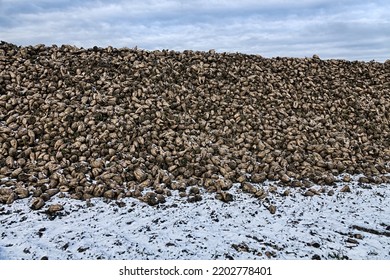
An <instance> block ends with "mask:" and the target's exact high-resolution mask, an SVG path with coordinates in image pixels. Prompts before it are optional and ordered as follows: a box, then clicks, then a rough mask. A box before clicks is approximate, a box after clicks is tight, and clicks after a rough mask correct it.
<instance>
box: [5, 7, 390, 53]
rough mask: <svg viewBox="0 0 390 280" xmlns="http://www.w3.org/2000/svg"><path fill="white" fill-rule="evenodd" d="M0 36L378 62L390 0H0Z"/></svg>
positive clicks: (388, 30)
mask: <svg viewBox="0 0 390 280" xmlns="http://www.w3.org/2000/svg"><path fill="white" fill-rule="evenodd" d="M0 18H1V19H0V25H1V27H0V39H1V40H6V41H10V42H13V43H16V44H20V45H30V44H32V45H33V44H38V43H44V44H47V45H51V44H58V45H60V44H74V45H77V46H83V47H92V46H95V45H99V46H107V45H112V46H114V47H125V46H127V47H133V46H136V45H137V46H138V47H140V48H145V49H163V48H164V49H175V50H184V49H193V50H209V49H216V50H217V51H227V52H245V53H256V54H260V55H263V56H266V57H272V56H296V57H304V56H312V55H313V54H318V55H320V57H322V58H344V59H350V60H355V59H359V60H372V59H375V60H377V61H384V60H386V59H388V58H389V57H387V56H388V53H389V47H388V46H390V21H389V19H390V3H388V1H362V0H360V1H352V0H348V1H325V0H303V1H288V0H276V1H271V0H266V1H254V0H242V1H220V0H208V1H207V0H199V1H184V0H168V1H156V0H146V1H133V0H131V1H120V0H117V1H109V2H104V1H94V0H85V1H62V0H60V1H48V0H38V1H26V0H16V1H15V0H14V1H10V0H3V1H1V2H0Z"/></svg>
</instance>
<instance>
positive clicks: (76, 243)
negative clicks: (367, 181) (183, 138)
mask: <svg viewBox="0 0 390 280" xmlns="http://www.w3.org/2000/svg"><path fill="white" fill-rule="evenodd" d="M344 185H345V184H339V185H337V186H335V187H326V190H324V191H325V193H323V194H321V195H315V196H304V195H303V192H304V191H303V190H300V189H290V190H291V193H290V194H289V195H288V196H284V195H282V193H283V192H284V191H285V190H286V188H285V187H283V188H282V187H277V188H276V189H275V188H272V187H271V188H270V186H269V184H264V186H262V187H263V188H265V189H269V190H271V191H272V193H269V195H268V199H266V200H258V199H256V198H253V197H251V196H250V195H248V194H245V193H242V192H241V191H240V189H239V188H238V187H237V186H235V187H234V188H233V189H231V190H230V193H232V194H233V195H234V201H232V202H229V203H224V202H221V201H219V200H216V199H215V198H214V196H215V194H203V200H202V201H200V202H196V203H189V202H186V201H183V200H182V199H180V198H179V197H178V195H176V194H175V193H174V195H173V196H172V197H170V198H169V199H168V200H167V202H166V203H165V204H164V205H160V206H158V207H152V206H149V205H146V204H144V203H141V202H139V201H138V200H135V199H130V198H129V199H124V200H122V201H120V202H117V201H107V200H104V199H100V198H96V199H93V200H92V201H91V203H87V202H85V201H78V200H72V199H68V198H61V199H60V198H54V199H53V200H52V201H51V204H52V203H61V204H63V206H64V210H63V211H61V212H59V213H58V214H57V215H56V216H50V215H48V214H47V211H46V210H47V206H46V207H44V208H43V209H42V210H40V211H31V210H30V209H29V208H28V203H27V201H26V200H18V201H16V202H15V203H14V204H12V205H0V228H1V229H0V232H1V233H0V235H1V239H0V259H41V258H42V257H47V258H48V259H133V260H135V259H192V260H194V259H268V258H271V259H312V258H315V259H316V258H317V259H318V258H321V259H346V258H348V259H363V260H365V259H390V185H378V186H370V185H362V184H358V183H349V184H348V185H349V186H350V189H351V192H341V191H340V190H341V188H342V187H343V186H344ZM314 188H316V189H317V190H319V189H320V186H314ZM329 190H333V191H334V194H333V195H328V194H327V193H328V191H329ZM269 205H274V206H276V212H275V213H274V214H271V213H270V211H269V209H268V208H269Z"/></svg>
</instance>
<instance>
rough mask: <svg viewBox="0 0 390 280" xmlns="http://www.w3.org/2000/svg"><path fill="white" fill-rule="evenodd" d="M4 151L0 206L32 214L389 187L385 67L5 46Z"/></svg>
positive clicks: (0, 75) (0, 54) (1, 65)
mask: <svg viewBox="0 0 390 280" xmlns="http://www.w3.org/2000/svg"><path fill="white" fill-rule="evenodd" d="M0 143H1V144H0V179H1V181H0V203H12V202H13V201H14V200H15V199H20V198H26V197H30V196H33V197H35V198H34V199H33V201H32V205H31V207H32V208H33V209H39V208H41V207H42V206H43V205H44V203H45V201H47V200H49V199H50V197H51V196H53V195H55V194H57V193H68V194H69V195H70V196H71V197H73V198H76V199H89V198H91V197H100V196H104V197H106V198H111V199H116V198H121V197H136V198H139V199H140V200H142V201H145V202H147V203H149V204H150V205H156V204H159V203H162V202H164V201H165V197H166V196H167V195H170V193H171V192H172V190H178V191H179V192H180V194H181V196H183V199H188V200H189V201H197V200H200V199H201V193H202V190H205V191H208V192H215V193H216V197H217V198H218V199H221V200H223V201H229V200H230V199H231V196H230V195H229V188H230V187H231V186H232V184H233V183H241V187H242V189H243V191H245V192H248V193H251V194H253V195H255V196H257V197H259V198H261V197H264V195H265V194H264V192H263V191H262V189H261V188H259V187H258V185H256V183H261V182H263V181H265V180H274V181H277V182H279V183H280V184H285V185H286V186H290V187H301V188H305V187H307V186H310V184H311V183H313V182H314V183H317V184H330V185H331V184H334V183H335V181H336V180H338V179H337V175H339V174H358V173H360V174H364V175H365V176H364V177H362V178H361V181H362V182H375V183H382V182H389V181H390V180H389V177H388V176H386V175H385V174H386V173H389V172H390V166H389V162H390V64H389V63H387V62H386V63H379V62H357V61H354V62H352V61H345V60H335V59H332V60H321V59H320V58H319V57H317V56H313V57H312V58H302V59H297V58H279V57H278V58H272V59H267V58H263V57H261V56H257V55H245V54H239V53H235V54H232V53H215V52H214V51H209V52H196V51H184V52H175V51H169V50H163V51H145V50H136V49H126V48H124V49H115V48H112V47H107V48H98V47H94V48H91V49H83V48H77V47H73V46H65V45H64V46H61V47H57V46H51V47H47V46H44V45H37V46H28V47H18V46H15V45H13V44H9V43H5V42H2V43H1V44H0ZM346 177H348V176H346Z"/></svg>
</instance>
